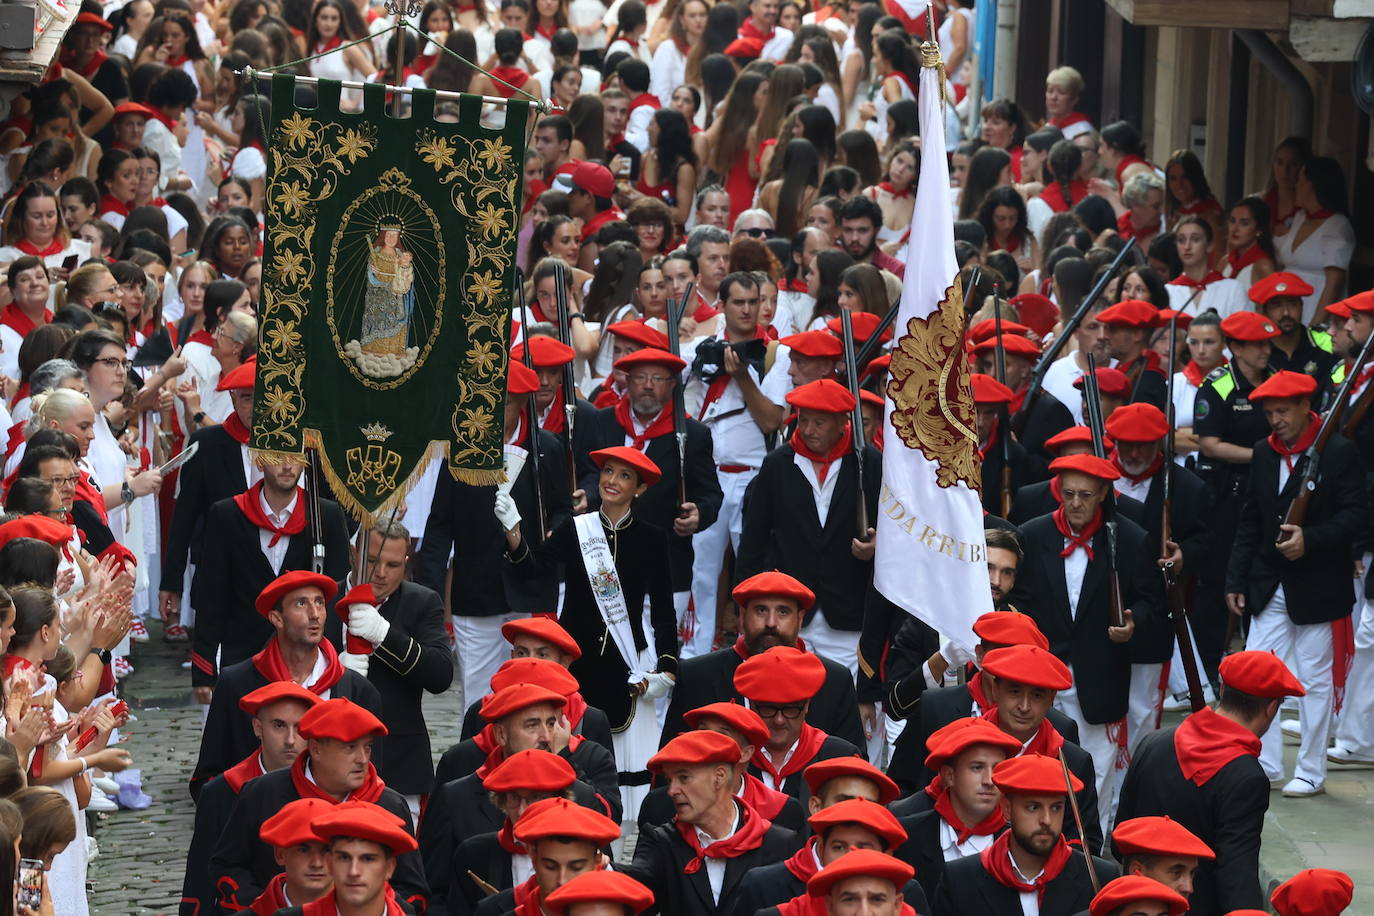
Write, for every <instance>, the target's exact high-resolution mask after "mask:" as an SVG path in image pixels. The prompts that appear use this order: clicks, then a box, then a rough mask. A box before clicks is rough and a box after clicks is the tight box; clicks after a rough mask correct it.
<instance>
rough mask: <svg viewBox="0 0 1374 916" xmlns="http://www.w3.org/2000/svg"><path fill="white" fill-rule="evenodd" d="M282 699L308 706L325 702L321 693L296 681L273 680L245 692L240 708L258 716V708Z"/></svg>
mask: <svg viewBox="0 0 1374 916" xmlns="http://www.w3.org/2000/svg"><path fill="white" fill-rule="evenodd" d="M282 700H295V701H296V702H297V703H304V704H305V705H306V706H307V707H313V706H318V705H320V703H323V702H324V701H323V700H321V699H320V696H319V694H317V693H311V692H310V691H309V690H306V689H305V688H304V687H302V686H301V685H300V684H297V683H296V682H295V681H273V682H272V683H270V684H267V685H265V686H263V687H259V688H258V689H257V690H254V691H251V692H249V693H246V694H244V695H243V697H242V698H241V699H240V700H239V709H242V710H243V711H244V712H246V713H248V715H250V716H256V715H257V714H258V710H260V709H262V708H263V707H264V706H271V705H272V704H273V703H280V702H281V701H282Z"/></svg>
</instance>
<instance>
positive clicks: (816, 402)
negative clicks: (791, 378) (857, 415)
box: [787, 378, 854, 413]
mask: <svg viewBox="0 0 1374 916" xmlns="http://www.w3.org/2000/svg"><path fill="white" fill-rule="evenodd" d="M787 403H789V404H791V405H792V406H793V407H796V408H798V409H799V410H821V411H825V412H826V413H849V412H850V411H851V410H853V409H854V395H852V394H850V393H849V389H848V388H846V387H845V386H844V385H841V384H840V383H839V382H837V381H835V380H834V379H829V378H822V379H817V380H816V381H814V382H807V383H806V384H805V385H802V386H801V387H800V388H793V389H792V390H791V391H789V392H787Z"/></svg>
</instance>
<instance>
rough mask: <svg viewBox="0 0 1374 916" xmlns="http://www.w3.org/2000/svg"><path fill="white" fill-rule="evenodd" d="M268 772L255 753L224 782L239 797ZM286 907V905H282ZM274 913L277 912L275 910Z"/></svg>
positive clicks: (227, 774) (226, 773)
mask: <svg viewBox="0 0 1374 916" xmlns="http://www.w3.org/2000/svg"><path fill="white" fill-rule="evenodd" d="M266 772H267V771H266V770H265V769H263V766H262V751H254V752H253V753H251V754H249V755H248V756H247V757H245V758H243V759H242V760H240V761H239V762H238V763H236V764H234V765H233V766H231V767H230V768H229V769H227V770H225V771H224V781H225V782H227V783H229V788H231V789H233V790H234V794H235V795H238V794H239V790H240V789H242V788H243V784H244V783H246V782H247V781H248V780H250V779H257V778H258V777H259V776H261V775H262V774H263V773H266ZM282 905H283V906H285V904H282ZM272 912H274V913H275V912H276V910H273V911H272Z"/></svg>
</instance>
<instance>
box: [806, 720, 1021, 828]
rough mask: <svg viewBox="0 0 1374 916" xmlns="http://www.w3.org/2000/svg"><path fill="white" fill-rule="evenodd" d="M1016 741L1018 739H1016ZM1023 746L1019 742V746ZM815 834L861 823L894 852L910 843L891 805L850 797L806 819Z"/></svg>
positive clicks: (860, 824)
mask: <svg viewBox="0 0 1374 916" xmlns="http://www.w3.org/2000/svg"><path fill="white" fill-rule="evenodd" d="M1013 740H1014V739H1013ZM1020 746H1021V745H1020V744H1019V743H1018V744H1017V747H1020ZM806 822H807V823H808V824H810V825H811V832H812V833H815V834H820V833H822V832H823V831H825V830H827V829H829V828H831V827H835V826H837V825H839V824H858V825H859V826H861V827H864V828H866V829H868V830H871V831H873V832H874V833H875V834H877V835H878V837H879V839H881V840H882V841H883V843H885V844H886V845H887V848H888V849H893V848H895V847H897V846H900V845H901V844H903V843H905V842H906V837H907V834H906V828H905V827H903V826H902V825H901V823H900V822H899V821H898V820H897V816H896V815H895V814H893V813H892V812H891V811H889V810H887V806H885V805H882V804H879V803H878V802H871V801H869V800H868V799H866V798H847V799H845V800H844V801H842V802H836V803H835V804H833V805H831V806H830V807H828V808H822V809H821V810H819V811H817V812H816V813H815V814H813V815H811V816H810V817H809V818H807V819H806Z"/></svg>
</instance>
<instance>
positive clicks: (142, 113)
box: [110, 102, 157, 120]
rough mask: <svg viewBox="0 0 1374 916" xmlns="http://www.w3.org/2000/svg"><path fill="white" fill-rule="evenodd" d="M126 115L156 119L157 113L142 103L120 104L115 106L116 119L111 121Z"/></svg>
mask: <svg viewBox="0 0 1374 916" xmlns="http://www.w3.org/2000/svg"><path fill="white" fill-rule="evenodd" d="M124 115H138V116H139V117H141V118H156V117H157V112H156V111H153V110H152V109H151V108H149V107H148V106H147V105H144V104H143V103H142V102H120V103H119V104H118V105H116V106H115V109H114V117H112V118H111V119H110V120H114V119H115V118H119V117H123V116H124Z"/></svg>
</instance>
